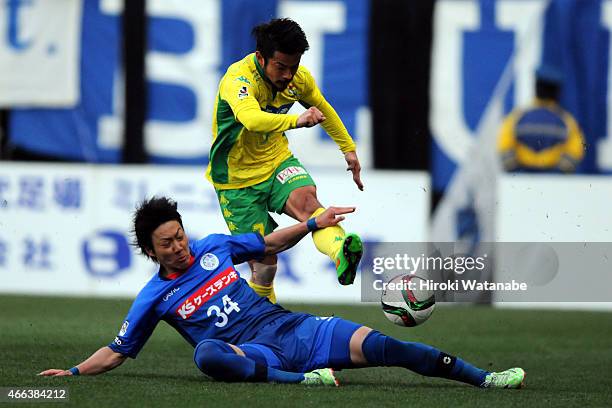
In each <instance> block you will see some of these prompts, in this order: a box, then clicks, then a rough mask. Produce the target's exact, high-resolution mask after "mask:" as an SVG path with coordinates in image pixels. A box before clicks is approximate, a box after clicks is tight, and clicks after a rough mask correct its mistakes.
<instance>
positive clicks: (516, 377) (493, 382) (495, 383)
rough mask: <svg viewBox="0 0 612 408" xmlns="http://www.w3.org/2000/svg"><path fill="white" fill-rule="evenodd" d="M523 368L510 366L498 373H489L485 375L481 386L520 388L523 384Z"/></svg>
mask: <svg viewBox="0 0 612 408" xmlns="http://www.w3.org/2000/svg"><path fill="white" fill-rule="evenodd" d="M525 375H526V373H525V370H523V369H522V368H510V369H508V370H506V371H502V372H499V373H491V374H489V375H487V376H486V377H485V381H484V383H482V384H481V385H480V386H481V387H483V388H522V387H523V386H524V385H525V383H524V382H525Z"/></svg>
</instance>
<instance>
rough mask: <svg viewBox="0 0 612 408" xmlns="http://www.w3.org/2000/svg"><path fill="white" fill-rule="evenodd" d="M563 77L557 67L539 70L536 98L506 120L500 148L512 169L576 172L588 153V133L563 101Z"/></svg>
mask: <svg viewBox="0 0 612 408" xmlns="http://www.w3.org/2000/svg"><path fill="white" fill-rule="evenodd" d="M562 82H563V77H562V74H561V73H560V72H559V71H558V70H556V69H555V68H553V67H550V66H542V67H540V68H539V69H538V71H537V72H536V99H535V101H534V103H533V104H532V105H531V106H529V107H526V108H519V109H515V110H514V111H512V112H511V113H510V114H509V115H508V116H507V117H506V118H505V119H504V122H503V123H502V126H501V130H500V133H499V138H498V151H499V155H500V158H501V160H502V164H503V167H504V170H506V171H508V172H513V171H518V172H548V173H550V172H552V173H573V172H575V171H576V167H577V166H578V165H579V164H580V162H581V161H582V159H583V157H584V137H583V135H582V132H581V131H580V127H579V125H578V123H577V122H576V120H575V119H574V117H573V116H572V115H571V114H570V113H569V112H567V111H565V110H564V109H563V108H562V107H561V106H560V105H559V96H560V92H561V87H562Z"/></svg>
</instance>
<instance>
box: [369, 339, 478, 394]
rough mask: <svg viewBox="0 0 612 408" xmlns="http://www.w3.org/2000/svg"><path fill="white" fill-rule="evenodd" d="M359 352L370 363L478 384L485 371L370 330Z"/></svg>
mask: <svg viewBox="0 0 612 408" xmlns="http://www.w3.org/2000/svg"><path fill="white" fill-rule="evenodd" d="M362 349H363V354H364V356H365V358H366V360H367V361H368V363H369V364H371V365H373V366H387V367H404V368H407V369H409V370H412V371H414V372H416V373H419V374H421V375H426V376H429V377H443V378H448V379H451V380H456V381H461V382H464V383H467V384H471V385H475V386H479V385H480V384H482V383H483V382H484V379H485V377H486V376H487V374H489V373H488V372H487V371H485V370H481V369H480V368H477V367H474V366H473V365H471V364H469V363H467V362H465V361H463V360H461V359H460V358H457V357H454V356H451V355H449V354H446V353H444V352H442V351H440V350H438V349H436V348H434V347H431V346H428V345H426V344H422V343H411V342H406V341H400V340H396V339H394V338H393V337H388V336H385V335H383V334H381V333H379V332H377V331H372V332H370V334H368V336H367V337H366V338H365V340H364V341H363V345H362Z"/></svg>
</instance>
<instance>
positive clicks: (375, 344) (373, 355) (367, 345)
mask: <svg viewBox="0 0 612 408" xmlns="http://www.w3.org/2000/svg"><path fill="white" fill-rule="evenodd" d="M386 340H387V336H385V335H384V334H382V333H380V332H378V331H376V330H372V331H371V332H370V333H368V335H367V336H366V338H365V339H364V340H363V343H362V345H361V350H362V352H363V356H364V357H365V359H366V361H367V362H368V364H370V365H376V366H385V365H386V359H385V343H386Z"/></svg>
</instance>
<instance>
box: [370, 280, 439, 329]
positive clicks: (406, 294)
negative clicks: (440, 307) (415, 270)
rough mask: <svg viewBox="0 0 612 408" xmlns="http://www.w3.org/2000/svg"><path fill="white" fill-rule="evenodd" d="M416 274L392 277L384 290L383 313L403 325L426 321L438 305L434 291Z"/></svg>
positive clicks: (382, 298) (390, 319)
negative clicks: (423, 283)
mask: <svg viewBox="0 0 612 408" xmlns="http://www.w3.org/2000/svg"><path fill="white" fill-rule="evenodd" d="M425 280H426V279H424V278H423V277H421V276H418V275H416V274H408V275H399V276H396V277H394V278H393V279H391V280H390V281H389V282H388V283H387V286H386V288H385V290H383V292H382V296H381V304H382V309H383V313H384V314H385V317H386V318H387V319H389V321H391V322H393V323H395V324H397V325H398V326H403V327H414V326H418V325H419V324H422V323H424V322H425V321H426V320H427V319H429V316H431V314H432V313H433V311H434V308H435V306H436V301H435V296H434V292H433V291H431V290H428V289H427V288H426V287H425V285H422V284H421V282H422V281H425Z"/></svg>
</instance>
